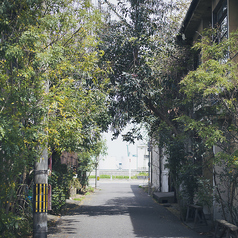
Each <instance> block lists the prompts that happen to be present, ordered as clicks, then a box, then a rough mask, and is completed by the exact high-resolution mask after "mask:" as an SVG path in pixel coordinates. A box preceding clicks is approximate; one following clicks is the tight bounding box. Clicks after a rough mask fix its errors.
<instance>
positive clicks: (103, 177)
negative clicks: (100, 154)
mask: <svg viewBox="0 0 238 238" xmlns="http://www.w3.org/2000/svg"><path fill="white" fill-rule="evenodd" d="M137 176H148V173H147V172H141V173H139V174H136V175H134V176H131V179H137ZM89 178H91V179H95V175H90V176H89ZM99 178H100V179H110V178H112V179H129V176H127V175H116V176H115V175H108V174H101V175H100V176H99Z"/></svg>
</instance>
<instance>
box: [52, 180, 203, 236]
mask: <svg viewBox="0 0 238 238" xmlns="http://www.w3.org/2000/svg"><path fill="white" fill-rule="evenodd" d="M140 183H141V181H139V180H131V181H129V180H113V181H110V180H106V181H105V180H104V181H103V180H101V181H99V182H98V184H97V185H98V189H97V190H95V193H93V194H91V195H89V196H86V198H85V199H84V200H83V201H82V202H80V204H78V206H77V205H75V206H74V207H73V209H72V210H71V212H70V214H68V215H65V216H62V217H61V220H60V222H59V223H58V225H57V227H56V228H54V229H49V233H48V237H49V238H51V237H57V238H78V237H83V238H109V237H110V238H119V237H120V238H133V237H145V238H153V237H160V238H185V237H186V238H202V237H204V238H205V237H206V236H203V235H200V234H198V233H197V232H195V231H193V230H192V229H189V228H188V227H187V226H185V225H184V224H183V223H181V221H180V220H179V219H178V218H177V217H175V216H174V215H173V214H172V213H171V212H169V211H168V210H167V209H166V208H165V207H163V206H161V205H160V204H158V203H156V202H155V201H154V200H153V199H152V198H151V197H150V196H148V194H147V193H145V192H144V190H143V189H142V188H140V187H139V184H140Z"/></svg>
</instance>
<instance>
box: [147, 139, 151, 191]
mask: <svg viewBox="0 0 238 238" xmlns="http://www.w3.org/2000/svg"><path fill="white" fill-rule="evenodd" d="M148 152H149V159H148V195H150V166H151V163H150V155H151V142H150V141H149V142H148Z"/></svg>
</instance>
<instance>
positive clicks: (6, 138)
mask: <svg viewBox="0 0 238 238" xmlns="http://www.w3.org/2000/svg"><path fill="white" fill-rule="evenodd" d="M0 13H1V18H0V32H1V36H0V38H1V41H0V92H1V93H0V94H1V95H0V144H1V150H0V163H1V168H0V184H1V185H0V209H1V210H4V211H5V213H1V214H0V219H3V220H4V224H5V225H4V226H7V224H6V222H5V221H7V222H8V223H9V224H8V225H9V226H11V227H12V228H11V227H8V229H9V232H10V231H11V230H12V231H13V230H14V229H15V228H14V226H15V225H14V224H15V223H14V219H15V218H16V220H17V218H19V219H21V217H22V216H21V215H20V214H17V212H16V211H18V210H19V206H20V205H19V204H18V203H17V202H15V201H16V198H17V189H18V185H19V184H21V183H23V184H28V185H29V183H30V181H31V179H30V177H31V176H32V175H31V174H32V171H33V169H34V162H35V161H36V160H37V159H39V157H40V156H41V152H42V151H41V150H40V149H39V148H45V146H46V145H47V146H48V147H49V151H51V152H55V151H64V150H66V151H76V152H80V151H82V150H83V149H84V148H85V147H87V148H90V149H91V150H93V149H95V147H96V145H97V143H100V139H101V138H100V131H101V130H102V128H103V129H104V130H105V128H107V125H108V123H109V122H108V121H109V120H108V117H107V113H106V110H107V109H106V103H105V97H106V94H105V90H104V86H105V84H106V71H105V70H103V69H101V68H99V66H98V61H99V58H100V57H101V55H103V52H102V51H100V50H99V49H98V47H97V46H98V38H97V31H98V27H99V26H100V24H101V15H100V14H99V12H98V10H96V9H94V7H93V6H92V5H91V3H90V1H87V0H82V1H81V0H79V1H72V0H64V1H61V0H54V1H38V0H32V1H28V0H23V1H19V0H16V1H8V0H3V1H2V2H1V5H0ZM95 150H96V149H95ZM59 173H60V172H59ZM63 178H64V179H65V181H63V180H62V179H63ZM52 180H53V181H52V183H53V184H54V194H55V201H54V202H55V204H53V206H54V207H55V209H56V211H57V212H59V210H60V208H61V206H62V205H63V203H64V198H65V196H66V194H67V192H66V189H67V188H68V187H67V186H68V180H69V178H67V176H66V175H65V174H63V175H62V174H58V171H57V173H56V174H55V175H53V177H52ZM56 183H59V184H58V185H56ZM61 198H62V199H61ZM61 202H62V203H61ZM13 203H14V211H13V215H11V214H10V210H11V206H10V205H9V204H13ZM57 209H58V210H57ZM2 214H5V215H6V217H2V216H3V215H2ZM8 217H9V219H8ZM22 224H23V223H19V226H20V225H22ZM4 229H5V228H4ZM26 230H27V229H26Z"/></svg>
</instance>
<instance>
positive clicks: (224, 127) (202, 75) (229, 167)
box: [181, 29, 238, 223]
mask: <svg viewBox="0 0 238 238" xmlns="http://www.w3.org/2000/svg"><path fill="white" fill-rule="evenodd" d="M216 34H217V30H216V29H209V30H207V31H205V32H203V34H202V39H201V41H200V42H199V43H197V44H196V45H195V49H196V50H199V51H200V52H201V56H202V62H203V63H202V64H201V65H200V66H199V67H198V68H197V69H196V70H194V71H191V72H189V74H188V75H187V76H186V77H185V78H184V79H183V80H182V81H181V85H182V90H183V92H184V93H185V94H186V95H187V100H189V101H190V102H192V103H193V106H194V114H193V116H192V117H188V116H184V117H181V120H182V121H183V122H184V124H185V125H186V130H196V132H197V133H198V135H199V136H200V137H201V138H202V139H203V141H204V143H205V145H206V146H207V148H208V149H211V148H212V147H213V146H217V147H219V148H220V149H221V150H222V151H221V152H220V153H217V154H215V158H214V162H213V164H214V165H216V166H215V167H214V169H215V170H214V181H215V185H216V186H215V189H216V192H217V193H216V194H217V200H218V202H219V204H220V205H221V208H222V212H223V216H224V218H225V219H229V217H230V220H231V221H232V222H235V223H237V211H236V209H235V208H234V204H235V202H236V199H235V196H234V194H235V190H236V189H237V129H238V128H237V63H236V61H237V57H236V55H237V52H238V48H237V40H238V34H237V32H235V33H233V34H231V36H230V38H229V39H226V40H223V41H222V42H220V43H218V42H216V41H214V40H213V39H211V35H213V36H215V35H216ZM219 167H222V168H223V169H217V168H219ZM224 193H227V196H225V197H224ZM228 214H229V215H228Z"/></svg>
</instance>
